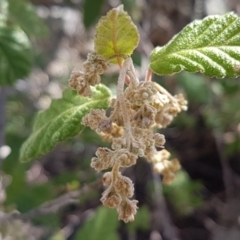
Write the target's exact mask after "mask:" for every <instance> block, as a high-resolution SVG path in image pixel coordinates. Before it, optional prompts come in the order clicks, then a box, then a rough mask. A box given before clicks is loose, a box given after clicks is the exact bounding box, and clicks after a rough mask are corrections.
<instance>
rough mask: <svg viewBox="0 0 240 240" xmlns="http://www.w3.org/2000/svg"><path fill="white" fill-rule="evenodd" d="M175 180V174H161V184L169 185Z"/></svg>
mask: <svg viewBox="0 0 240 240" xmlns="http://www.w3.org/2000/svg"><path fill="white" fill-rule="evenodd" d="M174 178H175V174H174V173H173V172H170V171H169V172H168V173H167V174H163V180H162V181H163V183H164V184H166V185H169V184H171V183H172V181H173V180H174Z"/></svg>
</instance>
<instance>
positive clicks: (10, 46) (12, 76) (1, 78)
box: [0, 26, 32, 85]
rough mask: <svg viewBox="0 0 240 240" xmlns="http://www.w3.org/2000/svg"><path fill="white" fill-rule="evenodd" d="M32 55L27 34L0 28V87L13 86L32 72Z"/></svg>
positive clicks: (18, 30) (13, 29) (14, 29)
mask: <svg viewBox="0 0 240 240" xmlns="http://www.w3.org/2000/svg"><path fill="white" fill-rule="evenodd" d="M31 66H32V54H31V47H30V42H29V40H28V37H27V36H26V34H25V33H24V32H23V31H22V30H20V29H18V28H9V27H4V26H2V27H0V85H12V84H13V83H14V82H15V81H16V80H17V79H19V78H23V77H26V76H27V75H28V73H29V72H30V70H31Z"/></svg>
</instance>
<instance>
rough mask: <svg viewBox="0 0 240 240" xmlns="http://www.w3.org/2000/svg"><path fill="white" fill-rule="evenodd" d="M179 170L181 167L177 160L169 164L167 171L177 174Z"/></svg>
mask: <svg viewBox="0 0 240 240" xmlns="http://www.w3.org/2000/svg"><path fill="white" fill-rule="evenodd" d="M180 168H181V165H180V162H179V161H178V159H176V158H175V159H173V160H171V161H170V162H169V169H170V170H171V171H172V172H177V171H179V170H180Z"/></svg>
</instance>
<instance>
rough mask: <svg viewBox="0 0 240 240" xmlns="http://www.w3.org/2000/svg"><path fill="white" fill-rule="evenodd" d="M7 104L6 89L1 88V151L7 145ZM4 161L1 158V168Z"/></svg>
mask: <svg viewBox="0 0 240 240" xmlns="http://www.w3.org/2000/svg"><path fill="white" fill-rule="evenodd" d="M6 102H7V93H6V88H4V87H0V149H1V147H2V146H4V145H5V110H6V109H5V108H6ZM2 161H3V159H2V158H1V156H0V166H1V163H2Z"/></svg>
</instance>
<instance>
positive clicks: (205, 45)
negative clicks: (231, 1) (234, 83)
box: [150, 13, 240, 78]
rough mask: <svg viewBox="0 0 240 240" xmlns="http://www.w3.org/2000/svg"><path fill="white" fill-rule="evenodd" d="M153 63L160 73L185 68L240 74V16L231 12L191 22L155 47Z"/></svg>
mask: <svg viewBox="0 0 240 240" xmlns="http://www.w3.org/2000/svg"><path fill="white" fill-rule="evenodd" d="M150 66H151V69H152V70H153V71H154V72H155V73H157V74H160V75H163V74H167V75H171V74H174V73H177V72H180V71H182V70H186V71H189V72H201V73H204V74H205V75H206V76H209V77H217V78H223V77H236V76H238V75H240V18H239V17H238V16H237V15H235V14H233V13H227V14H225V15H223V16H209V17H206V18H204V19H203V20H196V21H194V22H192V23H190V24H189V25H188V26H186V27H185V28H184V29H183V30H182V31H181V32H180V33H179V34H178V35H176V36H175V37H174V38H173V39H172V40H171V41H170V42H169V43H168V44H167V45H165V46H164V47H156V48H155V49H154V50H153V52H152V53H151V56H150Z"/></svg>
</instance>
